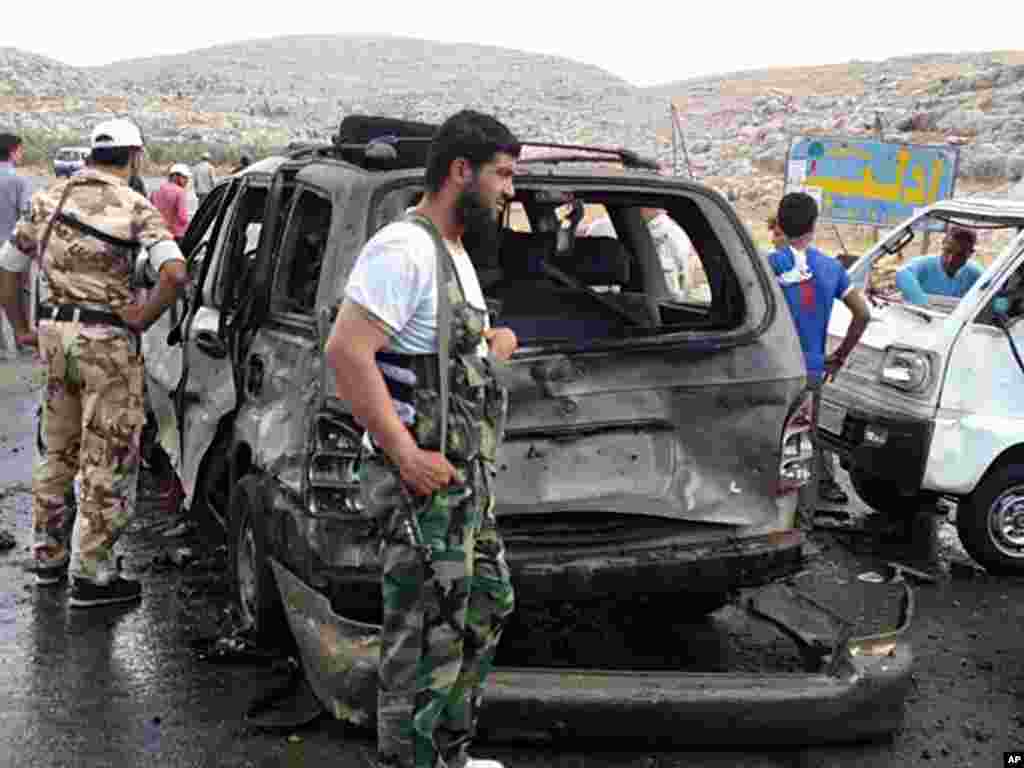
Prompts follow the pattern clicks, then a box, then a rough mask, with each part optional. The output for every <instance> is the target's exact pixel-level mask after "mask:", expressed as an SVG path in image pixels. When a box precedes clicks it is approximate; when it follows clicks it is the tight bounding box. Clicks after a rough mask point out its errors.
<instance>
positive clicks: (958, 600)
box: [0, 359, 1024, 768]
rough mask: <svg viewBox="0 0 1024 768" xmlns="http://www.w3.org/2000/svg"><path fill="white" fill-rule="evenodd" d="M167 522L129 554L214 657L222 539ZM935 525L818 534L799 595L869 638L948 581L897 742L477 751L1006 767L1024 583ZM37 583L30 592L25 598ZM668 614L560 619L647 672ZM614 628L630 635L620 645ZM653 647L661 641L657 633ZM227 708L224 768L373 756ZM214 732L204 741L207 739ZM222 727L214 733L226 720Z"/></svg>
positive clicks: (21, 449)
mask: <svg viewBox="0 0 1024 768" xmlns="http://www.w3.org/2000/svg"><path fill="white" fill-rule="evenodd" d="M39 373H40V372H39V369H38V367H37V366H36V365H35V364H34V363H33V362H32V361H30V360H27V359H20V360H17V361H7V362H3V361H0V409H2V410H3V412H4V413H5V415H6V416H5V418H4V419H3V420H0V529H7V530H8V531H10V532H12V533H14V534H15V536H16V538H17V540H18V544H19V546H18V547H17V549H15V550H13V551H11V552H9V553H6V554H4V553H0V565H2V563H3V561H4V560H5V559H8V560H9V559H10V558H16V559H23V558H27V554H26V552H27V550H26V549H25V547H26V546H27V543H28V541H29V539H30V532H29V531H28V530H27V526H28V524H29V517H28V513H27V506H28V501H29V499H30V496H29V486H28V482H27V472H28V470H29V466H30V462H31V447H32V430H33V429H34V411H35V401H36V394H37V392H38V388H39V386H40V384H41V378H40V375H39ZM849 492H850V493H851V495H852V491H849ZM15 502H16V503H15ZM849 512H850V513H851V514H852V515H853V517H854V518H855V519H860V518H863V517H864V516H865V515H866V514H867V513H868V510H867V509H866V508H865V507H864V505H863V504H861V503H860V502H858V501H854V502H853V503H852V504H851V505H850V507H849ZM154 514H156V513H153V512H152V511H151V512H149V513H146V514H140V519H139V520H138V521H137V522H136V523H135V524H133V525H132V527H131V529H130V531H129V534H128V535H127V536H126V539H125V545H124V546H125V548H126V550H127V551H128V554H129V559H130V561H131V562H132V563H133V564H134V565H135V566H136V567H139V566H141V570H142V571H143V573H142V578H143V580H144V582H145V583H146V584H147V585H148V586H147V590H150V591H149V592H147V595H151V597H147V598H146V600H147V604H149V603H151V602H152V603H155V602H157V601H159V604H160V605H161V610H170V611H172V614H171V620H172V621H173V622H174V625H175V626H176V631H175V632H174V633H173V634H172V635H169V636H167V637H166V638H165V641H166V642H167V643H169V644H171V645H175V644H177V645H192V646H193V647H200V646H201V645H202V643H203V642H204V641H208V640H210V638H211V637H213V636H214V635H215V634H216V632H218V631H223V630H224V629H225V627H226V626H228V625H229V623H230V622H229V621H228V619H229V617H230V603H229V599H228V590H227V589H226V588H225V577H224V576H225V575H224V548H223V544H224V541H223V534H221V533H218V531H217V530H216V529H214V528H210V527H208V526H207V527H203V528H200V529H195V530H193V531H191V532H190V533H188V534H187V535H186V536H184V537H181V538H178V539H174V540H171V541H169V540H167V539H161V538H160V537H161V535H162V534H163V533H165V532H166V531H167V529H168V528H169V527H170V526H171V524H172V522H173V521H171V520H168V519H166V515H164V516H163V517H154V516H153V515H154ZM926 520H928V521H931V522H930V523H928V524H925V523H922V524H920V525H919V526H918V527H917V529H916V538H915V539H914V540H913V541H914V542H916V543H907V541H902V540H897V539H895V538H893V537H892V536H891V535H887V534H885V533H884V532H883V531H882V529H878V531H879V533H878V534H877V535H869V534H867V533H851V532H847V531H842V530H834V529H829V528H824V527H822V528H819V529H818V530H815V531H813V532H812V533H811V534H810V545H809V547H808V549H807V552H806V555H807V560H806V565H805V568H804V570H803V571H802V572H801V573H800V574H798V575H797V576H796V577H795V578H794V583H795V584H796V585H797V586H799V587H800V588H801V589H803V590H806V591H808V592H809V593H811V594H813V595H814V596H815V597H816V598H817V599H819V600H820V601H822V602H824V603H825V604H827V605H828V606H829V607H830V608H832V609H833V610H834V611H836V612H838V613H840V614H841V615H843V616H844V617H846V618H847V619H849V620H850V621H851V622H852V623H853V624H855V625H856V627H857V631H858V634H860V633H869V632H872V631H878V630H879V629H884V628H888V627H891V626H893V625H894V623H895V622H896V621H897V619H898V617H897V615H896V610H895V609H896V606H897V605H898V601H897V599H896V596H897V595H898V593H899V592H900V591H901V588H899V587H898V586H897V585H894V584H889V583H884V582H883V583H874V582H873V581H871V580H865V579H862V578H859V577H860V576H862V575H864V574H867V573H870V572H876V573H882V574H885V573H887V569H886V563H887V562H889V561H893V560H898V561H901V562H904V563H908V564H911V565H914V566H916V567H918V568H920V569H921V570H924V571H927V572H929V573H931V574H933V575H934V576H935V578H936V581H935V583H921V584H916V585H915V586H914V594H915V599H916V605H915V613H914V617H913V620H912V623H911V628H910V640H911V642H912V645H913V649H914V655H915V666H914V685H913V689H912V693H911V695H910V697H909V699H908V700H907V703H906V717H905V722H904V725H903V727H902V728H901V729H900V730H899V731H898V732H897V733H895V734H894V735H893V737H892V738H891V739H887V740H882V741H879V742H874V743H866V744H864V743H861V744H849V745H839V746H835V745H833V746H826V747H814V748H800V747H793V748H787V749H775V750H768V751H765V750H763V749H757V748H744V747H742V746H736V745H731V746H723V747H722V748H719V749H703V750H692V751H684V752H681V751H664V750H661V749H659V747H658V745H657V744H656V743H650V742H649V740H648V739H646V738H645V736H644V734H643V733H622V734H608V735H607V736H608V737H609V738H597V737H595V739H594V740H593V741H592V742H583V743H578V742H577V743H563V744H555V745H541V746H538V745H530V744H521V743H520V744H504V743H488V744H481V745H479V746H478V749H477V752H478V753H479V754H481V755H487V756H494V757H497V758H500V759H502V760H504V761H505V764H506V765H507V766H527V767H528V768H584V766H595V767H601V768H604V767H605V766H608V767H609V768H610V767H611V766H636V767H637V768H653V767H654V766H657V767H658V768H669V766H672V767H675V766H678V767H679V768H681V767H682V766H715V767H718V766H736V765H744V766H761V767H762V768H769V767H775V766H779V767H781V766H815V767H819V766H820V768H826V766H828V767H829V768H831V767H832V766H836V767H840V768H845V767H846V766H849V767H850V768H853V766H865V765H867V766H883V767H885V768H890V767H891V768H895V767H896V766H900V767H902V766H910V765H936V766H977V767H978V768H982V767H983V766H994V765H1002V762H1001V759H1002V754H1003V752H1004V751H1006V750H1011V749H1018V748H1021V747H1024V707H1022V702H1024V653H1022V652H1021V642H1020V637H1021V636H1022V631H1021V630H1022V629H1024V600H1022V598H1024V580H1012V579H1005V578H1002V579H997V578H994V577H990V576H989V575H987V574H986V573H984V572H983V571H981V570H979V569H977V568H976V567H973V566H972V565H971V564H970V562H969V561H968V560H967V559H966V556H965V554H964V553H963V551H962V549H961V548H960V547H959V542H958V541H957V540H956V534H955V529H953V528H952V527H951V526H949V525H948V523H945V522H941V523H940V524H938V525H935V524H932V523H934V522H935V521H936V520H938V518H933V517H929V518H926ZM826 522H827V521H826ZM823 525H824V523H823ZM182 548H185V549H191V550H192V555H191V558H192V564H191V565H188V566H178V565H176V564H175V563H174V559H173V556H172V555H173V553H174V552H176V551H178V550H180V549H182ZM17 582H18V583H17V585H15V584H14V583H12V584H10V585H9V586H8V587H5V589H17V594H18V595H25V596H24V597H18V598H17V600H18V604H19V605H20V604H21V603H22V602H25V601H29V602H31V591H32V587H31V586H29V584H28V582H27V581H26V580H25V579H23V578H21V577H19V579H18V580H17ZM22 582H24V584H25V586H24V588H22V587H21V586H20V585H21V583H22ZM23 589H24V592H23ZM633 597H635V596H630V600H631V602H636V601H635V600H633ZM665 608H666V606H664V605H660V606H657V607H656V609H655V608H652V611H651V613H649V614H648V615H647V616H646V617H645V616H644V611H643V609H639V610H636V609H634V611H633V612H632V613H631V614H630V616H629V617H625V616H624V615H623V614H621V613H619V614H616V612H615V610H614V608H612V609H611V610H610V612H609V614H608V617H606V618H608V620H607V621H604V620H602V617H601V616H598V615H596V614H594V613H592V612H586V613H581V614H579V615H578V616H576V617H570V619H569V620H568V621H567V620H566V617H564V616H563V617H561V618H560V619H559V620H561V621H564V622H566V624H565V626H570V625H571V628H572V631H571V633H570V635H569V636H568V637H567V638H566V642H567V643H568V644H569V645H570V647H571V650H572V652H573V653H574V654H575V655H577V657H578V658H580V659H587V660H599V659H600V658H601V653H602V652H607V651H608V650H609V649H610V648H613V647H618V648H619V649H620V651H623V652H626V653H633V654H635V655H636V657H637V659H638V660H642V659H643V656H644V654H645V653H651V652H653V651H657V652H658V653H663V652H664V651H665V647H666V643H664V642H662V643H660V644H659V643H657V642H655V643H653V645H654V646H657V647H655V648H653V650H652V647H651V646H652V643H651V642H649V639H648V641H644V642H641V641H640V640H639V639H638V638H641V637H642V636H643V635H642V633H641V634H638V633H637V632H636V631H632V632H629V631H627V630H628V629H629V627H628V625H629V624H630V623H633V622H635V621H637V620H639V621H640V622H641V626H642V627H644V628H645V630H649V629H650V628H651V627H653V626H654V625H655V624H657V623H659V622H660V623H661V626H662V633H663V634H664V627H665V623H664V617H665V616H666V615H667V614H666V613H665ZM34 610H36V611H38V610H39V607H38V606H37V607H36V608H35V609H34ZM669 623H670V624H671V626H672V632H671V636H670V637H671V638H673V643H674V645H675V646H676V648H675V657H674V661H673V663H677V664H679V665H681V666H682V667H684V668H690V669H694V670H696V669H706V670H716V671H722V670H725V669H729V668H734V669H756V668H763V667H765V666H766V665H767V666H769V667H771V668H774V669H776V670H785V669H787V668H795V665H796V664H797V661H796V656H795V649H794V648H793V646H792V645H791V644H790V643H788V641H786V640H785V639H784V638H782V637H780V636H779V635H778V634H775V633H772V632H769V631H766V630H765V629H764V627H760V626H755V625H753V624H751V623H750V622H749V621H748V620H747V619H746V618H745V617H744V615H743V614H742V613H741V612H739V611H738V610H737V609H736V608H735V607H732V606H727V607H725V608H723V609H721V610H719V611H717V612H716V613H714V614H713V615H712V616H711V617H709V618H708V619H706V620H692V619H680V620H678V621H675V620H673V621H671V622H669ZM610 626H611V627H615V628H616V631H613V632H609V631H608V628H609V627H610ZM27 629H28V628H23V630H27ZM634 630H635V628H634ZM647 636H648V638H649V637H650V633H649V632H647ZM645 643H646V645H645ZM673 643H669V645H671V644H673ZM249 663H250V664H252V665H253V667H252V670H253V671H252V672H251V673H247V672H245V669H246V667H245V666H244V665H243V666H241V667H239V666H238V665H237V664H236V665H235V667H234V668H233V669H234V672H231V673H230V674H233V675H235V676H236V677H235V680H236V683H235V684H237V683H238V679H237V676H238V675H242V676H243V677H244V678H247V679H251V680H254V681H258V680H269V679H271V677H272V674H271V667H270V662H265V663H262V664H261V663H259V662H258V661H253V660H250V661H249ZM204 674H205V673H204ZM228 674H229V673H228V672H218V673H217V675H216V676H215V677H216V679H217V680H219V682H218V683H217V684H216V685H213V684H212V683H211V684H210V686H212V687H209V689H208V690H207V689H206V688H205V687H203V686H204V685H205V684H200V683H199V682H194V683H192V684H191V685H192V687H193V688H194V689H195V690H194V691H193V693H192V694H191V696H192V699H191V701H199V702H202V701H216V700H217V696H219V695H222V694H223V692H224V691H225V690H227V689H225V688H224V685H226V684H227V683H226V682H225V680H224V679H223V678H224V676H225V675H228ZM200 677H201V676H200ZM204 690H206V692H205V693H204V692H203V691H204ZM19 693H21V692H20V691H18V690H17V689H16V686H15V687H12V688H11V689H10V690H9V694H10V695H12V696H15V698H17V696H18V694H19ZM190 706H192V705H191V704H190ZM209 706H214V705H212V704H204V705H202V707H201V710H202V711H205V707H209ZM233 706H236V707H237V704H235V705H233ZM214 711H217V715H216V718H217V722H218V723H220V724H219V725H217V726H216V733H217V734H219V736H218V738H222V739H224V742H223V743H222V744H221V746H220V747H219V748H220V749H223V750H224V752H223V762H222V763H217V764H224V765H250V766H255V765H260V766H276V765H280V766H285V765H288V766H293V765H314V764H324V762H325V761H331V760H337V759H339V758H341V757H343V756H348V757H349V758H352V759H356V756H358V755H359V754H361V753H362V751H365V750H368V749H371V748H372V734H368V733H363V732H351V731H349V730H346V729H339V727H338V726H339V724H337V723H332V722H331V721H329V720H318V721H316V722H314V723H312V724H310V725H308V726H305V727H303V728H301V729H297V730H294V731H292V732H288V733H283V732H255V731H252V729H245V728H241V727H238V726H237V723H236V725H235V726H230V723H232V722H235V720H233V718H235V719H237V716H238V715H237V712H225V711H222V710H214ZM191 716H192V715H185V714H181V715H180V716H176V715H175V714H174V713H173V712H169V713H164V715H163V717H164V719H165V721H166V722H167V723H171V722H172V720H173V719H174V718H175V717H179V719H180V718H186V719H187V718H188V717H191ZM203 723H205V721H202V722H200V723H199V724H198V725H196V728H197V729H198V728H200V727H206V725H204V724H203ZM229 726H230V727H229ZM168 727H169V726H168ZM209 727H210V728H214V724H213V723H212V721H211V723H210V724H209ZM225 729H227V730H225ZM197 733H198V731H197ZM186 741H187V739H186ZM182 749H185V747H184V746H183V747H182ZM339 750H340V752H339ZM245 755H249V756H251V757H248V758H246V757H245ZM255 755H260V757H258V758H257V757H255ZM300 758H301V759H300ZM343 762H344V761H343ZM0 764H3V759H2V758H0ZM15 764H29V763H27V762H26V763H15ZM166 764H175V765H177V764H182V765H184V764H193V763H190V762H181V763H178V762H176V761H175V762H173V763H171V762H168V763H166ZM356 764H358V763H356Z"/></svg>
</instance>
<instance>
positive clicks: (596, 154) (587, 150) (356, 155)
mask: <svg viewBox="0 0 1024 768" xmlns="http://www.w3.org/2000/svg"><path fill="white" fill-rule="evenodd" d="M438 127H439V126H436V125H433V124H431V123H419V122H414V121H411V120H399V119H396V118H391V117H378V116H372V115H349V116H347V117H346V118H345V119H344V120H342V121H341V125H340V126H339V128H338V132H337V133H336V134H335V135H334V136H333V137H332V140H331V143H330V144H311V145H307V146H304V147H300V148H298V149H296V150H294V151H292V152H289V153H288V157H289V158H290V159H293V160H301V159H304V158H307V157H315V156H321V157H335V158H339V159H342V160H345V161H347V162H350V163H353V164H355V165H359V166H360V167H363V168H367V169H370V170H396V169H400V168H419V167H423V166H425V165H426V161H427V150H428V147H429V144H430V140H431V139H432V138H433V136H434V133H435V132H436V130H437V128H438ZM520 146H522V147H523V148H524V151H523V153H522V155H521V156H520V158H519V162H520V163H527V164H532V163H579V162H618V163H621V164H622V165H623V166H625V167H626V168H643V169H646V170H652V171H658V170H660V169H661V166H660V165H659V164H658V162H657V160H655V159H653V158H649V157H645V156H643V155H641V154H639V153H637V152H633V151H632V150H629V149H625V148H623V147H601V146H591V145H587V144H562V143H558V142H550V141H523V142H520ZM531 150H534V151H531ZM537 150H539V151H537ZM545 150H547V151H545Z"/></svg>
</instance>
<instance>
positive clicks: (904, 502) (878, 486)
mask: <svg viewBox="0 0 1024 768" xmlns="http://www.w3.org/2000/svg"><path fill="white" fill-rule="evenodd" d="M850 484H851V485H853V490H854V491H855V492H856V493H857V495H858V496H859V497H860V499H861V501H863V502H864V503H865V504H867V505H868V506H869V507H871V508H872V509H873V510H875V511H876V512H880V513H881V514H884V515H889V516H891V517H910V516H911V515H913V514H914V513H915V512H916V510H917V506H918V503H917V498H916V497H915V496H903V495H902V494H900V493H899V492H898V491H896V490H895V489H894V488H892V486H889V485H887V484H886V483H885V481H883V480H882V479H881V478H878V477H875V476H874V475H869V474H867V473H865V472H862V471H858V470H857V469H854V468H851V469H850Z"/></svg>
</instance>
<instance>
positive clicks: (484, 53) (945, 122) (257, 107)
mask: <svg viewBox="0 0 1024 768" xmlns="http://www.w3.org/2000/svg"><path fill="white" fill-rule="evenodd" d="M670 102H674V103H675V104H676V105H677V106H678V107H679V109H680V111H681V114H682V115H683V116H684V128H685V136H686V145H687V149H688V151H689V155H690V161H691V168H692V170H693V172H694V174H695V175H696V176H698V177H700V178H702V179H710V180H713V181H714V182H715V183H720V184H722V185H724V186H726V187H727V188H728V187H730V186H735V187H736V188H737V189H739V188H740V187H742V189H743V192H744V194H749V195H758V194H760V193H761V192H760V187H759V185H758V184H757V183H754V184H751V183H749V182H750V181H752V180H755V179H764V180H765V183H766V184H767V183H774V180H777V178H778V176H779V175H780V174H781V169H782V162H783V160H784V158H785V154H786V149H787V145H788V137H789V136H790V135H791V134H794V133H796V134H802V133H832V134H859V133H865V134H866V133H868V132H870V130H871V129H872V128H873V126H874V124H875V121H876V115H877V117H878V120H879V121H880V122H881V124H882V126H883V133H884V135H885V136H886V138H889V139H891V140H898V141H908V142H914V143H934V142H953V143H957V144H960V145H961V146H962V153H961V178H964V179H979V180H988V181H989V182H992V183H997V182H1007V183H1008V182H1009V180H1011V179H1015V178H1017V177H1019V175H1020V174H1021V172H1022V171H1024V147H1021V142H1022V140H1024V111H1022V107H1024V51H1020V52H996V53H988V54H963V55H951V54H935V55H929V56H916V57H906V58H896V59H889V60H886V61H881V62H860V61H854V62H849V63H847V64H840V65H830V66H824V67H809V68H799V69H771V70H765V71H759V72H743V73H734V74H728V75H721V76H716V77H710V78H701V79H697V80H690V81H683V82H679V83H672V84H669V85H665V86H659V87H655V88H648V89H640V88H636V87H633V86H632V85H630V84H629V83H627V82H625V81H623V80H621V79H619V78H617V77H614V76H612V75H610V74H609V73H607V72H605V71H604V70H602V69H599V68H597V67H593V66H589V65H585V64H581V63H579V62H574V61H570V60H568V59H563V58H558V57H553V56H543V55H538V54H529V53H523V52H520V51H514V50H508V49H503V48H494V47H483V46H476V45H464V44H459V45H454V44H445V43H437V42H432V41H424V40H413V39H408V38H395V37H342V36H311V35H304V36H294V37H279V38H274V39H271V40H259V41H248V42H239V43H235V44H231V45H225V46H217V47H212V48H206V49H202V50H197V51H192V52H189V53H187V54H182V55H178V56H162V57H156V58H149V59H134V60H129V61H122V62H118V63H116V64H112V65H109V66H106V67H99V68H84V69H82V68H74V67H69V66H66V65H63V64H61V63H60V62H57V61H53V60H51V59H46V58H44V57H41V56H36V55H34V54H31V53H27V52H24V51H20V50H17V49H12V48H0V124H9V125H12V126H13V128H14V129H16V130H21V131H36V132H39V131H42V132H50V133H57V134H60V135H61V136H79V137H84V135H85V133H86V131H87V130H88V127H89V126H90V125H91V124H92V123H94V122H96V121H97V120H98V119H101V118H102V117H105V116H109V115H110V114H112V113H116V114H128V115H131V116H132V117H133V118H135V119H136V120H138V121H139V123H140V124H141V125H142V127H143V130H144V131H145V133H146V135H147V138H148V139H149V140H150V141H155V142H163V143H171V144H183V145H186V146H191V145H194V144H196V143H197V142H202V143H204V144H208V145H212V146H214V147H217V146H222V147H228V146H235V147H237V146H239V145H246V146H248V147H251V148H256V149H257V150H267V149H268V148H270V147H274V146H283V145H286V144H287V143H288V142H290V141H308V140H326V139H327V138H328V137H329V136H330V135H331V133H332V132H333V131H334V130H335V129H336V126H337V124H338V120H339V119H340V118H341V117H342V116H343V115H345V114H348V113H352V112H375V113H385V114H391V115H397V116H403V117H407V118H412V119H421V120H430V121H436V120H440V119H441V118H443V117H444V116H445V115H447V114H449V113H451V112H453V111H455V110H456V109H458V108H460V107H463V106H474V107H477V108H480V109H484V110H487V111H491V112H494V113H495V114H497V115H498V116H500V117H501V118H502V119H504V120H505V121H507V122H508V123H509V124H510V125H511V126H512V127H513V128H514V129H515V130H516V131H517V132H519V133H520V134H521V135H523V136H529V137H531V138H536V139H547V140H553V141H571V142H592V143H612V144H625V145H627V146H630V147H632V148H635V149H638V150H640V151H643V152H647V153H652V152H656V153H657V154H658V156H659V157H660V158H661V159H662V160H664V161H671V159H672V141H671V137H672V133H671V128H670V123H669V116H668V115H669V103H670ZM680 157H681V156H680ZM680 171H681V172H684V173H685V167H684V165H683V164H682V163H680ZM740 182H742V183H740ZM773 191H774V187H773Z"/></svg>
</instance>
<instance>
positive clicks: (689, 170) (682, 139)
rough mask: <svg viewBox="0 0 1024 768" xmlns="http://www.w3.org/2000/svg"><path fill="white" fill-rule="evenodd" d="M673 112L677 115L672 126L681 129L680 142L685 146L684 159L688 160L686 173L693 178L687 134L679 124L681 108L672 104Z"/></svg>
mask: <svg viewBox="0 0 1024 768" xmlns="http://www.w3.org/2000/svg"><path fill="white" fill-rule="evenodd" d="M672 112H673V115H674V117H675V119H674V120H673V121H672V126H673V129H676V130H678V131H679V143H680V144H681V145H682V147H683V159H684V160H685V161H686V173H687V174H688V175H689V176H690V178H691V179H693V178H694V175H693V166H691V165H690V153H689V152H688V151H687V150H686V135H685V134H684V133H683V128H682V126H681V125H680V124H679V110H678V109H676V105H675V104H673V105H672Z"/></svg>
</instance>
